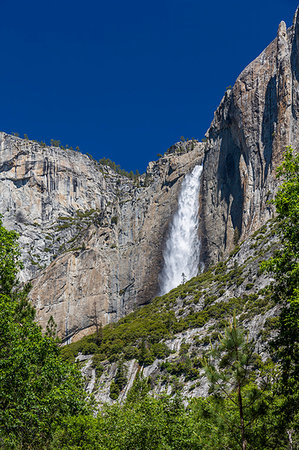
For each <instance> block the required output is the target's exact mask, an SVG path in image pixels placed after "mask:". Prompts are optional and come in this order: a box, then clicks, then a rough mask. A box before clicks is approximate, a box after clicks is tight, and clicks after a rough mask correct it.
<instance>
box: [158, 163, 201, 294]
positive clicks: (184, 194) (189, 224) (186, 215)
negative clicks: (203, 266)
mask: <svg viewBox="0 0 299 450" xmlns="http://www.w3.org/2000/svg"><path fill="white" fill-rule="evenodd" d="M201 172H202V166H195V167H194V169H193V170H192V172H191V173H189V174H187V175H186V176H185V178H184V180H183V182H182V186H181V190H180V194H179V199H178V209H177V211H176V213H175V214H174V216H173V219H172V222H171V225H170V229H169V235H168V238H167V241H166V246H165V249H164V252H163V259H164V266H163V269H162V272H161V274H160V276H159V283H160V295H163V294H166V292H169V291H170V290H171V289H173V288H175V287H176V286H178V285H179V284H181V283H184V282H186V281H187V280H190V278H192V277H194V276H195V275H197V273H198V266H199V254H200V241H199V237H198V208H199V199H198V197H199V188H200V175H201Z"/></svg>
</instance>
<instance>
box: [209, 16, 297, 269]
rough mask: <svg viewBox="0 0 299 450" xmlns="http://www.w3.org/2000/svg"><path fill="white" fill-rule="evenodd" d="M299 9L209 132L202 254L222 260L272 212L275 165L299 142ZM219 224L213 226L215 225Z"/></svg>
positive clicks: (231, 93) (245, 76) (224, 105)
mask: <svg viewBox="0 0 299 450" xmlns="http://www.w3.org/2000/svg"><path fill="white" fill-rule="evenodd" d="M298 47H299V14H298V10H297V12H296V14H295V17H294V24H293V26H292V27H291V28H290V29H289V30H286V25H285V23H284V22H281V24H280V25H279V28H278V33H277V37H276V39H275V40H274V41H273V42H272V43H271V44H270V45H269V46H268V47H267V48H266V49H265V50H264V51H263V52H262V53H261V54H260V55H259V56H258V57H257V58H256V59H255V60H254V61H253V62H252V63H251V64H249V66H248V67H246V68H245V69H244V71H243V72H242V73H241V75H240V76H239V77H238V79H237V81H236V83H235V85H234V86H233V88H232V89H230V90H228V91H227V92H226V93H225V95H224V97H223V99H222V101H221V103H220V106H219V108H218V109H217V111H216V112H215V115H214V120H213V122H212V124H211V127H210V129H209V130H208V132H207V134H206V137H207V143H206V148H205V161H204V172H203V180H202V196H201V198H202V229H201V233H202V241H203V249H204V256H203V257H204V259H205V260H206V261H214V262H215V261H217V260H220V259H221V258H222V257H223V256H224V255H227V254H228V253H229V252H230V251H231V249H232V248H233V246H234V231H235V230H236V232H235V237H236V235H240V236H241V238H244V237H246V236H247V235H248V234H250V233H251V232H252V231H254V230H256V229H257V228H258V227H259V226H260V225H261V224H262V223H264V222H265V221H266V220H267V219H268V218H270V217H271V215H272V214H273V210H272V208H271V206H270V205H269V203H268V200H271V199H272V197H273V194H274V193H275V191H276V189H277V180H276V178H275V169H276V167H277V165H278V164H279V163H280V162H281V160H282V157H283V153H284V149H285V147H286V146H288V145H291V146H293V148H295V149H298V146H299V145H298V144H299V128H298V127H299V125H298V114H299V84H298V79H299V53H298ZM215 224H217V227H216V226H215Z"/></svg>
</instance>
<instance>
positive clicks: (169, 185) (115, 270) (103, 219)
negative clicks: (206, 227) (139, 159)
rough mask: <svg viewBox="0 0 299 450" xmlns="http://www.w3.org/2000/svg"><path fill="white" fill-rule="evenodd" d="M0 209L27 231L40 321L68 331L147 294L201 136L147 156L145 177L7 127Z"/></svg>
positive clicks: (28, 265)
mask: <svg viewBox="0 0 299 450" xmlns="http://www.w3.org/2000/svg"><path fill="white" fill-rule="evenodd" d="M0 145H1V147H0V148H1V151H0V177H1V178H0V197H1V205H0V213H1V214H2V215H3V217H4V224H5V225H6V226H7V227H8V228H10V229H15V230H17V231H18V232H19V233H20V236H21V237H20V244H21V248H22V253H23V260H24V266H25V267H24V270H23V271H22V274H21V280H22V281H27V280H30V279H33V288H32V290H31V294H30V295H31V299H32V301H33V303H34V304H35V306H36V308H37V317H38V320H39V321H40V323H41V324H42V326H43V327H45V325H46V324H47V321H48V319H49V318H50V316H51V315H52V316H53V317H54V319H55V321H56V323H57V325H58V330H59V332H60V334H61V335H62V336H65V337H66V338H67V337H69V336H72V335H74V334H76V335H77V338H78V337H79V336H80V334H81V335H82V333H85V332H88V333H89V332H91V331H92V327H93V324H94V323H95V321H96V320H97V321H98V322H102V323H103V324H106V323H109V322H111V321H114V320H117V319H118V318H120V317H121V316H123V315H124V314H126V313H128V312H130V311H132V309H133V308H134V307H135V306H138V305H141V304H144V303H147V302H149V301H150V300H151V299H152V298H153V296H154V295H155V294H156V293H157V290H158V274H159V271H160V267H161V264H162V249H163V245H164V237H165V235H166V233H167V228H168V222H169V220H170V218H171V217H172V215H173V213H174V211H175V210H176V205H177V197H178V191H179V187H180V184H181V181H182V179H183V177H184V175H185V174H186V173H188V172H189V171H190V170H192V169H193V167H194V166H195V165H196V164H198V163H201V162H202V159H203V144H200V143H197V142H189V143H182V144H181V145H178V146H176V147H175V146H174V147H173V148H172V149H171V151H170V152H169V154H168V155H167V156H165V157H163V158H161V159H159V161H157V162H155V163H154V162H153V163H150V164H149V166H148V169H147V173H146V175H144V176H143V177H141V180H140V183H141V186H142V187H137V186H136V184H134V183H133V181H131V180H130V179H128V178H126V177H123V176H120V175H118V174H116V173H115V172H113V171H112V170H110V169H109V168H108V167H103V166H99V165H98V164H96V163H95V162H94V161H91V160H90V159H89V158H88V157H87V156H84V155H81V154H79V153H76V152H73V151H64V150H62V149H59V148H54V147H51V148H43V147H42V146H40V145H39V144H37V143H35V142H32V141H26V140H23V139H20V138H16V137H13V136H9V135H7V134H5V133H0Z"/></svg>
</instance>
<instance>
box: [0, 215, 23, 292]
mask: <svg viewBox="0 0 299 450" xmlns="http://www.w3.org/2000/svg"><path fill="white" fill-rule="evenodd" d="M17 239H18V234H17V233H16V232H15V231H8V230H6V228H4V227H3V225H2V221H1V216H0V294H3V295H9V294H11V291H12V288H13V287H14V286H15V284H16V281H17V274H18V271H19V269H20V268H21V266H22V264H21V262H20V259H19V258H20V251H19V248H18V244H17Z"/></svg>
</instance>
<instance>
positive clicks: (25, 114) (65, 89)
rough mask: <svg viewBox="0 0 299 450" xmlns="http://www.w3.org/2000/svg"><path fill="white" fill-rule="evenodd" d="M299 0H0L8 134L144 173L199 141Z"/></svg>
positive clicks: (0, 114)
mask: <svg viewBox="0 0 299 450" xmlns="http://www.w3.org/2000/svg"><path fill="white" fill-rule="evenodd" d="M297 5H298V2H297V0H296V1H293V0H280V1H279V0H269V1H263V0H251V1H250V2H242V1H240V0H238V1H225V2H223V1H218V0H216V1H201V0H158V1H157V0H150V1H148V0H138V1H137V0H133V1H132V0H126V1H124V0H114V1H113V0H110V1H109V0H106V1H102V0H97V1H96V0H86V1H82V0H81V1H80V2H79V1H76V0H72V1H67V0H59V1H57V0H51V1H47V0H46V1H41V0H38V1H36V0H26V1H24V0H15V1H13V0H0V16H1V29H0V58H1V66H0V67H1V69H0V90H1V95H0V130H1V131H6V132H12V131H15V132H19V133H20V135H23V134H24V133H26V134H28V136H29V138H32V139H38V140H46V141H47V142H49V141H50V139H51V138H53V139H59V140H61V142H62V144H68V145H71V146H73V147H76V146H77V145H79V147H80V149H81V150H82V151H83V152H85V153H86V152H88V153H91V154H92V155H93V156H94V157H95V158H97V159H99V158H101V157H103V156H106V157H109V158H110V159H112V160H114V161H115V162H116V163H118V164H120V165H121V166H122V167H123V168H125V169H127V170H131V169H133V170H136V169H138V170H139V171H140V172H143V171H144V170H145V168H146V165H147V163H148V161H150V160H153V159H156V156H157V153H164V151H166V150H167V148H168V147H169V146H170V145H172V144H173V143H174V142H176V141H178V140H179V138H180V136H185V137H189V138H190V137H195V138H198V139H202V137H203V135H204V133H205V132H206V130H207V128H208V127H209V125H210V122H211V120H212V118H213V112H214V110H215V108H216V107H217V105H218V104H219V102H220V100H221V97H222V95H223V93H224V91H225V88H226V86H228V85H230V84H233V83H234V81H235V79H236V78H237V76H238V75H239V73H240V72H241V71H242V70H243V68H244V67H245V66H246V65H247V64H248V63H250V61H252V60H253V59H254V58H255V57H256V56H258V54H259V53H260V52H261V51H262V50H263V49H264V48H265V47H266V46H267V45H268V43H270V42H271V41H272V40H273V39H274V38H275V35H276V31H277V27H278V24H279V22H280V21H281V20H285V21H286V23H287V26H290V25H291V23H292V18H293V14H294V12H295V9H296V7H297Z"/></svg>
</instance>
